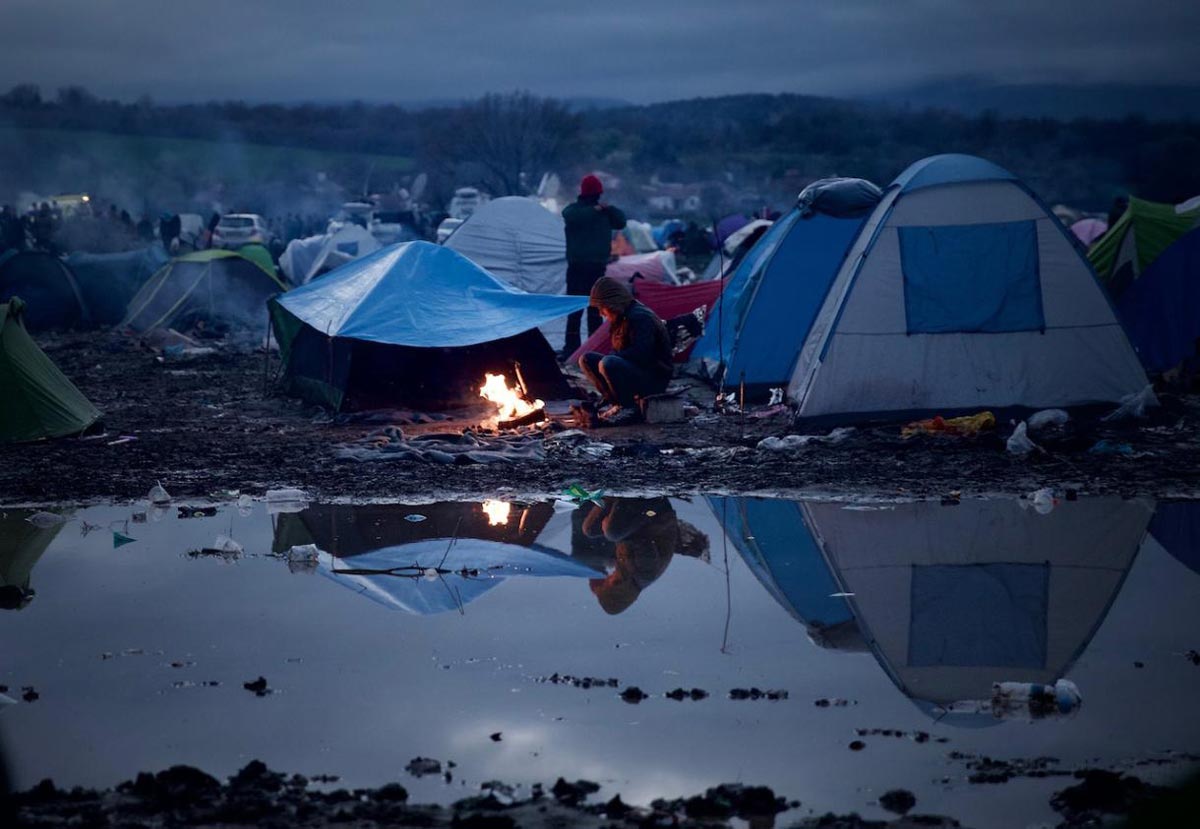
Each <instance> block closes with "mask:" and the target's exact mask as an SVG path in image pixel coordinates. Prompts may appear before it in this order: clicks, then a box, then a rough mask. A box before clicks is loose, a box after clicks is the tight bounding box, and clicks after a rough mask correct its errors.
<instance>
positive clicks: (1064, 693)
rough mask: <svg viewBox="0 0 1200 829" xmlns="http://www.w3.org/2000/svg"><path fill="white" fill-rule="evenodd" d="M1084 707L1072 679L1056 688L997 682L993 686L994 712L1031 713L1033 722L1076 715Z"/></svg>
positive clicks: (1060, 681)
mask: <svg viewBox="0 0 1200 829" xmlns="http://www.w3.org/2000/svg"><path fill="white" fill-rule="evenodd" d="M1082 704H1083V697H1082V696H1080V694H1079V688H1077V687H1076V686H1075V683H1074V682H1071V681H1070V680H1069V679H1060V680H1058V681H1057V682H1055V683H1054V684H1053V685H1043V684H1041V683H1038V682H996V683H993V684H992V711H993V713H995V714H996V715H997V716H1003V715H1004V714H1006V713H1013V712H1021V713H1028V714H1029V715H1030V716H1031V717H1033V718H1035V719H1036V718H1039V717H1045V716H1053V715H1059V716H1061V715H1066V714H1071V713H1074V712H1075V711H1076V710H1078V708H1079V706H1080V705H1082Z"/></svg>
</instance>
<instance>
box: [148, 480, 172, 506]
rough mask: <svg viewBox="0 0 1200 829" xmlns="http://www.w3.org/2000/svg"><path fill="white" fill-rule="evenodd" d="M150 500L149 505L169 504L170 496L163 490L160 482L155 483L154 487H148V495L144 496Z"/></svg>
mask: <svg viewBox="0 0 1200 829" xmlns="http://www.w3.org/2000/svg"><path fill="white" fill-rule="evenodd" d="M146 497H147V498H149V499H150V503H151V504H169V503H171V496H170V495H169V494H167V491H166V490H165V489H163V485H162V482H161V481H155V482H154V486H152V487H150V494H149V495H147V496H146Z"/></svg>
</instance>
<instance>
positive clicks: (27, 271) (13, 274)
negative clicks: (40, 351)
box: [0, 250, 91, 333]
mask: <svg viewBox="0 0 1200 829" xmlns="http://www.w3.org/2000/svg"><path fill="white" fill-rule="evenodd" d="M14 296H19V297H21V298H22V299H23V300H25V301H26V302H27V303H29V304H30V313H29V314H28V315H27V319H26V320H25V325H26V327H28V329H29V330H30V331H33V332H35V333H36V332H38V331H46V330H48V329H52V328H79V327H81V326H86V325H87V324H88V323H90V322H91V319H90V316H89V314H88V309H87V305H86V304H85V303H84V300H83V294H82V293H81V292H80V290H79V283H78V281H76V279H75V274H74V273H72V271H71V269H70V267H68V266H67V265H66V263H64V262H63V261H62V260H61V259H59V258H58V257H57V256H51V255H50V254H48V253H42V252H41V251H15V250H7V251H5V252H4V253H2V254H0V302H4V301H5V300H8V299H11V298H12V297H14Z"/></svg>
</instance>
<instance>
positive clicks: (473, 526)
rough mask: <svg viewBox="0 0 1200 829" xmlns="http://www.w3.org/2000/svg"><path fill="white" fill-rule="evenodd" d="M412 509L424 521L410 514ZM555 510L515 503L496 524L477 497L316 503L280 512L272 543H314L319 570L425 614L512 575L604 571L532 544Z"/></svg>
mask: <svg viewBox="0 0 1200 829" xmlns="http://www.w3.org/2000/svg"><path fill="white" fill-rule="evenodd" d="M413 513H417V514H420V515H423V516H424V519H425V520H423V521H409V520H407V519H406V516H408V515H410V514H413ZM553 513H554V508H553V505H551V504H534V505H531V506H528V507H523V508H522V507H517V506H514V507H513V508H512V513H511V514H510V516H509V519H508V521H507V523H505V524H503V525H498V526H493V525H491V524H490V523H489V520H488V517H487V515H486V514H485V513H484V512H483V509H482V507H481V505H480V504H476V503H466V502H448V503H441V504H422V505H419V506H412V507H409V506H400V505H381V504H374V505H363V506H351V505H332V506H314V507H309V508H308V509H305V510H303V511H301V512H299V513H294V514H284V515H281V516H279V523H278V524H277V525H276V528H275V542H274V545H273V547H274V549H275V550H276V551H277V552H285V551H287V550H288V549H290V548H291V547H292V546H294V545H302V544H315V545H316V546H317V547H318V548H320V549H321V550H322V551H323V553H322V555H321V556H320V560H319V563H318V567H319V569H320V572H321V574H322V575H325V576H327V577H328V578H331V579H333V580H334V581H336V582H338V583H339V584H342V585H344V586H346V587H349V588H350V589H352V590H354V591H356V592H358V593H361V594H362V595H364V596H366V597H367V598H369V599H371V600H372V601H375V602H378V603H379V604H382V605H384V606H386V607H390V608H394V609H398V610H405V611H407V612H409V613H414V614H418V615H422V616H425V615H429V614H433V613H441V612H444V611H447V610H456V609H460V608H462V607H463V606H465V605H467V604H469V603H470V602H472V601H474V600H475V599H477V598H479V596H481V595H483V594H484V593H486V592H487V591H489V590H491V589H493V588H494V587H496V586H497V585H499V584H500V583H501V582H502V581H504V578H505V577H509V576H574V577H580V578H597V577H601V576H603V575H604V574H603V573H601V572H599V571H597V570H594V569H592V568H591V567H587V566H586V565H583V564H580V563H579V562H577V561H574V560H573V559H571V558H570V557H569V556H566V555H563V554H562V553H560V552H558V551H556V550H551V549H548V548H545V547H542V546H540V545H538V544H537V543H536V539H537V537H538V535H539V534H540V533H541V531H542V530H543V529H544V528H545V526H546V524H547V523H548V522H549V521H550V518H551V517H552V515H553ZM451 541H453V544H451ZM429 567H433V568H438V569H440V570H443V571H452V572H449V573H443V574H442V575H441V576H440V577H434V578H431V579H427V578H425V577H423V576H422V575H421V570H423V569H425V568H429ZM463 571H466V572H467V574H466V575H464V574H463ZM473 571H478V573H477V574H473Z"/></svg>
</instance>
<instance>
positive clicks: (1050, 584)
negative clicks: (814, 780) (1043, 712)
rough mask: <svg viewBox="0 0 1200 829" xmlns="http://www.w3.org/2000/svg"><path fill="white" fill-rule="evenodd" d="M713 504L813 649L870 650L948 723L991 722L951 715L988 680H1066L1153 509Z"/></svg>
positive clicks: (1113, 504) (1092, 502)
mask: <svg viewBox="0 0 1200 829" xmlns="http://www.w3.org/2000/svg"><path fill="white" fill-rule="evenodd" d="M710 503H711V504H712V506H713V510H714V512H715V513H716V515H717V517H718V519H719V520H723V522H724V523H725V526H726V532H727V533H728V534H729V537H730V539H731V540H732V541H733V543H734V544H735V546H737V547H738V550H739V552H741V554H742V556H743V557H744V558H745V559H746V563H747V565H748V566H749V567H750V569H751V570H752V571H753V572H754V573H755V575H756V576H757V577H758V578H759V580H760V581H761V582H762V583H763V585H764V586H765V587H766V588H767V590H768V591H769V592H770V593H771V594H772V595H773V596H774V597H775V599H776V600H777V601H779V602H780V604H782V605H783V606H784V607H785V608H787V609H788V611H789V612H790V613H791V614H792V615H793V616H795V617H796V618H797V619H798V620H800V621H801V622H803V623H804V624H805V625H806V627H808V628H809V630H810V633H811V632H813V631H816V632H817V634H818V635H817V636H814V639H815V640H816V641H818V642H819V643H820V644H823V645H825V646H832V647H837V648H840V649H845V650H858V649H861V645H862V644H863V643H865V646H866V648H867V649H869V650H870V651H871V652H872V654H873V655H874V656H875V658H876V659H877V660H878V661H879V664H880V665H881V666H882V667H883V669H884V670H885V671H886V672H887V674H888V676H889V677H890V678H891V679H892V681H893V682H894V683H895V684H896V686H897V687H899V688H900V690H901V691H903V692H904V694H905V695H906V696H908V697H909V698H911V699H912V700H913V701H914V702H916V703H917V705H918V706H920V707H921V708H922V709H923V710H925V711H926V712H927V713H929V714H930V715H931V716H936V717H939V718H942V717H946V719H945V720H944V721H945V722H947V723H950V724H956V725H972V724H983V723H986V722H988V721H993V720H992V718H991V715H990V714H989V715H980V714H976V713H950V712H954V711H956V710H957V711H960V712H961V711H964V710H966V711H970V710H971V708H970V706H966V707H965V708H964V707H961V706H960V707H957V708H956V706H955V703H963V702H975V701H983V700H990V698H991V696H992V684H993V683H995V682H1034V683H1043V684H1048V685H1050V684H1053V683H1054V682H1055V681H1056V680H1058V679H1060V678H1063V676H1064V675H1065V674H1066V673H1067V672H1068V671H1069V670H1070V669H1071V666H1072V665H1073V664H1074V662H1075V660H1076V659H1077V658H1078V657H1079V655H1080V654H1081V653H1082V652H1083V650H1084V649H1085V648H1086V647H1087V645H1088V643H1089V642H1090V641H1091V639H1092V637H1093V636H1094V635H1095V633H1096V630H1097V629H1098V628H1099V627H1100V624H1101V623H1102V622H1103V621H1104V617H1105V616H1106V615H1107V613H1108V609H1109V607H1110V606H1111V604H1112V602H1113V600H1114V599H1115V598H1116V595H1117V593H1118V591H1119V590H1120V587H1121V585H1122V583H1123V582H1124V579H1125V575H1126V573H1128V572H1129V568H1130V567H1131V566H1132V564H1133V560H1134V556H1135V555H1136V554H1137V551H1138V548H1139V546H1140V545H1141V542H1142V539H1143V537H1144V536H1145V534H1146V528H1147V525H1148V524H1149V522H1150V516H1151V514H1152V513H1153V504H1152V503H1151V502H1149V501H1144V500H1123V499H1120V498H1089V499H1081V500H1079V501H1075V502H1066V503H1063V504H1060V505H1059V506H1058V507H1057V508H1056V509H1055V510H1054V511H1053V512H1051V513H1050V514H1048V515H1040V514H1038V513H1037V512H1036V511H1034V510H1033V509H1032V508H1030V507H1029V505H1028V504H1026V503H1023V502H1021V501H1018V500H1014V499H990V500H964V501H963V502H962V503H961V504H958V505H956V506H942V505H940V504H938V503H936V502H918V503H901V504H887V505H877V506H876V505H872V506H866V507H863V506H857V505H847V504H844V503H834V502H830V503H818V502H789V501H774V502H772V501H759V500H755V499H729V501H728V503H726V504H724V505H723V504H722V503H721V501H720V499H713V500H712V501H711V502H710ZM722 509H724V518H722ZM835 593H837V594H841V593H844V594H849V595H847V596H844V597H843V596H834V595H832V594H835ZM828 632H834V633H835V636H834V637H830V636H829V635H828ZM860 633H861V639H859V634H860ZM975 710H978V709H975ZM947 715H948V716H947Z"/></svg>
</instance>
